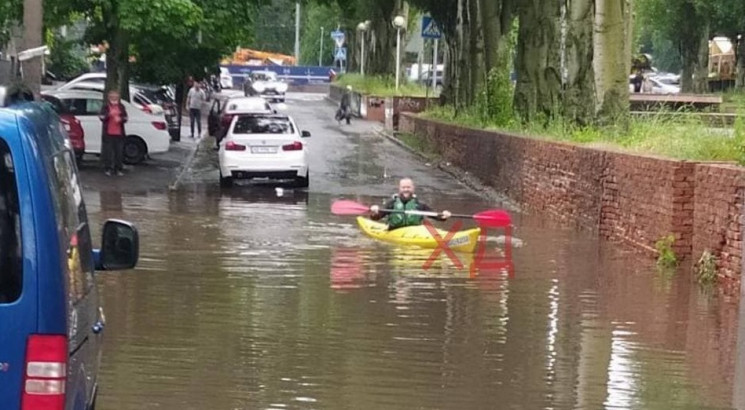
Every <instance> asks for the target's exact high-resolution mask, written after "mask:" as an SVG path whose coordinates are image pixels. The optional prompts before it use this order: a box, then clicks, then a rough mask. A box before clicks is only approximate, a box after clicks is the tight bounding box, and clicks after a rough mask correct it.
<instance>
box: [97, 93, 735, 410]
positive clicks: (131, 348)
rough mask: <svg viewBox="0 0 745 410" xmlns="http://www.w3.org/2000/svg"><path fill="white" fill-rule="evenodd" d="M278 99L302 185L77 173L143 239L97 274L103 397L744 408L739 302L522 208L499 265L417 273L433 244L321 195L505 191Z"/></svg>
mask: <svg viewBox="0 0 745 410" xmlns="http://www.w3.org/2000/svg"><path fill="white" fill-rule="evenodd" d="M287 105H288V107H287V108H288V112H289V114H290V115H292V116H294V117H295V120H296V121H297V123H298V125H299V126H300V127H301V128H302V129H307V130H309V131H311V133H312V137H311V138H310V139H308V144H309V146H310V150H311V152H310V155H311V158H310V188H309V189H308V190H307V191H296V190H293V189H291V188H287V187H285V188H284V191H283V192H282V195H281V196H278V195H277V192H276V191H275V185H272V184H269V185H266V186H235V187H233V188H230V189H221V188H220V187H219V183H218V172H217V169H216V168H214V164H215V163H216V159H215V158H214V157H216V153H215V152H214V151H211V152H205V151H204V150H200V152H198V153H197V157H196V158H195V161H194V168H193V169H192V170H187V172H186V173H185V174H184V175H183V180H182V186H181V187H180V189H179V190H178V191H169V190H168V189H167V187H168V186H169V181H167V180H166V181H163V184H162V188H161V189H155V188H152V187H149V186H148V187H147V188H146V189H144V188H142V187H139V186H129V185H127V184H126V181H124V182H123V180H121V179H120V180H117V182H116V183H115V184H104V183H99V179H100V176H90V177H88V179H86V176H87V174H86V173H85V172H84V173H83V179H84V181H83V184H84V186H85V201H86V205H87V207H88V212H89V213H90V215H91V220H92V225H93V226H97V227H98V226H100V222H101V221H102V220H104V219H106V218H123V219H126V220H129V221H132V222H133V223H135V224H136V225H137V228H138V229H139V232H140V262H139V265H138V268H137V269H136V270H134V271H130V272H120V273H108V272H101V273H98V276H97V282H98V286H99V289H100V292H101V294H102V298H103V304H104V309H105V313H106V320H107V327H106V331H105V345H104V354H103V359H102V375H101V380H100V382H101V392H100V396H99V402H98V406H99V409H104V410H108V409H117V410H129V409H174V410H175V409H215V410H217V409H230V410H232V409H295V408H308V409H310V408H313V409H420V408H421V409H495V408H525V409H600V408H619V409H620V408H623V409H672V408H691V409H694V408H695V409H703V408H709V409H745V398H744V397H745V360H742V359H740V360H736V357H738V355H739V357H740V358H743V357H745V340H744V339H745V323H743V322H745V320H743V319H742V318H738V311H739V306H738V304H737V300H736V299H733V300H729V299H724V298H722V297H717V296H711V295H708V294H707V293H706V292H703V291H701V290H700V289H699V288H698V287H697V286H696V285H695V284H692V283H690V281H689V279H688V278H689V277H688V276H686V273H685V272H681V273H678V274H677V275H662V274H659V273H657V272H656V270H655V266H654V261H644V262H637V261H641V260H642V259H641V258H640V257H638V256H636V255H634V254H632V253H630V251H628V250H624V249H622V248H620V247H618V246H617V245H613V244H610V243H599V242H598V239H597V238H596V237H595V236H593V235H591V234H589V233H587V232H581V231H576V230H574V229H573V228H571V227H561V226H560V225H558V224H556V223H554V222H553V221H550V220H544V219H542V218H541V217H540V216H521V215H520V214H518V213H513V218H514V224H515V230H514V231H513V235H514V236H515V237H516V238H518V239H519V242H517V241H516V245H521V246H515V247H514V248H513V249H512V252H511V256H512V258H511V260H509V261H506V262H509V263H507V264H505V268H499V269H483V270H478V269H477V270H476V271H474V272H471V271H469V270H468V269H467V268H465V269H458V267H457V266H455V265H454V263H453V262H452V261H450V260H449V259H448V257H447V255H445V254H442V255H441V256H440V257H439V258H438V259H437V261H435V263H434V264H433V266H432V267H431V268H430V269H428V270H425V269H423V267H422V266H423V265H424V264H425V262H426V261H427V260H428V258H429V256H430V254H431V252H430V251H424V252H422V251H419V250H412V249H405V248H397V247H394V246H392V245H389V244H385V243H380V242H376V241H374V240H372V239H370V238H368V237H366V236H364V235H363V234H362V232H361V231H360V229H359V228H358V227H357V224H356V222H355V217H354V216H336V215H333V214H331V212H330V207H331V203H332V202H333V201H334V200H336V199H342V198H345V199H353V200H356V201H359V202H363V203H366V204H373V203H378V204H379V203H381V201H383V200H385V199H386V198H387V197H390V195H392V194H393V193H394V192H395V189H396V186H397V182H398V179H399V178H401V177H404V176H410V177H412V178H413V180H414V182H415V183H416V184H417V194H418V196H419V197H420V198H422V199H423V201H425V202H427V203H428V204H430V205H431V206H432V207H433V208H434V209H438V210H442V209H448V210H450V211H451V212H454V213H455V212H457V213H465V214H472V213H475V212H479V211H483V210H486V209H491V208H500V207H502V204H499V203H493V202H487V201H486V200H484V199H482V198H481V197H479V196H477V195H476V194H475V193H473V192H472V191H471V190H469V189H468V188H466V187H465V186H463V185H462V184H460V183H458V182H457V181H455V180H454V179H453V178H452V177H450V176H449V175H448V174H446V173H444V172H442V171H439V170H436V169H433V167H430V166H428V165H427V164H424V163H422V162H421V161H420V160H418V159H417V158H416V157H414V156H413V155H411V154H409V153H407V152H406V151H404V150H403V149H401V148H399V147H398V146H396V145H394V144H393V143H391V142H390V141H388V140H386V139H385V138H383V137H380V136H378V135H376V134H375V133H373V132H372V130H373V127H374V125H373V124H371V123H365V122H361V121H359V120H358V121H353V123H352V125H350V126H347V125H342V126H339V125H337V123H336V122H335V121H334V120H333V110H334V108H333V106H332V105H331V104H330V103H327V102H326V101H324V100H323V96H316V95H310V94H298V95H294V96H292V97H290V98H289V99H288V102H287ZM84 171H85V170H84ZM104 181H105V180H104ZM436 223H437V224H438V225H439V226H440V227H444V228H445V229H447V228H448V227H451V226H453V224H454V223H455V220H453V221H449V222H446V223H439V222H436ZM464 223H465V226H471V225H472V222H471V221H468V220H466V221H464ZM490 235H491V236H493V237H496V236H498V235H501V233H500V232H497V231H494V232H493V233H491V232H490ZM93 236H94V237H99V236H100V235H99V233H98V232H94V233H93ZM499 243H500V241H491V242H490V244H491V246H492V247H497V246H500V247H503V246H501V245H499ZM462 261H463V262H464V263H466V264H468V263H469V262H473V258H472V257H471V259H470V260H469V259H468V258H467V257H464V258H463V259H462ZM738 335H739V336H738Z"/></svg>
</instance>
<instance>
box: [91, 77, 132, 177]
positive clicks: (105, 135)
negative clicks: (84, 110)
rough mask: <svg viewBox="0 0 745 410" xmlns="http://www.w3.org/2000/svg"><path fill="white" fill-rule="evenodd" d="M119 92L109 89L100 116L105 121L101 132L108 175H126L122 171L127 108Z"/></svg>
mask: <svg viewBox="0 0 745 410" xmlns="http://www.w3.org/2000/svg"><path fill="white" fill-rule="evenodd" d="M119 98H120V95H119V92H118V91H116V90H112V91H109V94H108V100H107V101H106V104H104V106H103V107H101V112H100V113H99V115H98V118H100V119H101V122H102V123H103V127H102V132H101V157H102V158H103V164H104V169H105V172H106V175H111V174H112V173H116V174H117V175H119V176H122V175H124V173H123V172H122V171H123V169H124V166H123V165H122V157H123V156H124V137H125V136H126V135H127V134H126V133H125V132H124V123H126V122H127V110H126V109H125V108H124V104H122V103H121V101H120V99H119Z"/></svg>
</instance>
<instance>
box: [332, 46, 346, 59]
mask: <svg viewBox="0 0 745 410" xmlns="http://www.w3.org/2000/svg"><path fill="white" fill-rule="evenodd" d="M334 59H335V60H339V61H346V60H347V48H346V47H339V48H337V49H336V51H335V52H334Z"/></svg>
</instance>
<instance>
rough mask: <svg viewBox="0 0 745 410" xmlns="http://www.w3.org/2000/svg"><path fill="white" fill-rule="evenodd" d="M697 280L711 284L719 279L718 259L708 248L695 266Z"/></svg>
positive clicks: (700, 282) (703, 283)
mask: <svg viewBox="0 0 745 410" xmlns="http://www.w3.org/2000/svg"><path fill="white" fill-rule="evenodd" d="M695 273H696V280H697V281H698V283H699V284H701V285H711V284H713V283H714V282H716V280H717V259H716V257H715V256H714V255H712V254H711V252H709V251H708V250H706V251H704V253H703V254H701V258H699V260H698V262H697V263H696V266H695Z"/></svg>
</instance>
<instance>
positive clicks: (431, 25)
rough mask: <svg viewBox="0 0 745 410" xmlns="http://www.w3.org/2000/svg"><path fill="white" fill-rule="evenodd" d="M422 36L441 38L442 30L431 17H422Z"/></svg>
mask: <svg viewBox="0 0 745 410" xmlns="http://www.w3.org/2000/svg"><path fill="white" fill-rule="evenodd" d="M422 37H424V38H441V37H442V32H441V31H440V28H439V27H437V23H435V20H434V19H433V18H432V17H427V16H424V17H422Z"/></svg>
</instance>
